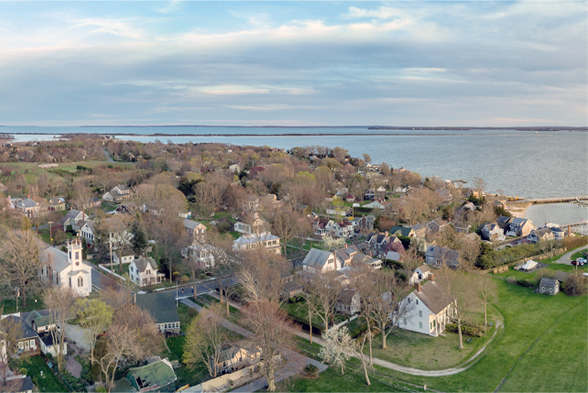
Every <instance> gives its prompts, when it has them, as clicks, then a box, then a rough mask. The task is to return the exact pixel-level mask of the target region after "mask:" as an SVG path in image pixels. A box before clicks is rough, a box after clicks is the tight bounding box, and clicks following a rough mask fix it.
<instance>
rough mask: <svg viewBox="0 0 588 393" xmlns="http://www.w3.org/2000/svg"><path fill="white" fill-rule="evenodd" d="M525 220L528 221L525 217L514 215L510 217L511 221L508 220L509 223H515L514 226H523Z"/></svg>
mask: <svg viewBox="0 0 588 393" xmlns="http://www.w3.org/2000/svg"><path fill="white" fill-rule="evenodd" d="M527 222H529V220H527V219H526V218H521V217H515V218H513V219H512V221H511V222H510V225H515V226H520V227H522V226H524V225H525V224H526V223H527Z"/></svg>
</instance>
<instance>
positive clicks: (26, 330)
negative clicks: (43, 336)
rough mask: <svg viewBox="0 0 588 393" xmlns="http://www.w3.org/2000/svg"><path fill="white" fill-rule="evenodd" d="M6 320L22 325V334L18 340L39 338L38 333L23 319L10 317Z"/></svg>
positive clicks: (14, 316)
mask: <svg viewBox="0 0 588 393" xmlns="http://www.w3.org/2000/svg"><path fill="white" fill-rule="evenodd" d="M40 318H42V317H40ZM6 320H8V321H13V322H14V323H18V324H19V325H20V327H21V329H22V334H20V335H19V337H18V340H24V339H28V338H35V337H37V332H35V331H34V330H33V329H32V328H31V327H30V326H29V325H27V323H26V322H25V320H24V319H23V318H22V317H19V316H16V315H8V316H7V317H6Z"/></svg>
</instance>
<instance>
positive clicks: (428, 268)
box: [414, 263, 431, 273]
mask: <svg viewBox="0 0 588 393" xmlns="http://www.w3.org/2000/svg"><path fill="white" fill-rule="evenodd" d="M417 269H419V270H420V271H421V272H423V273H426V272H430V271H431V268H430V267H429V265H427V264H426V263H424V264H422V265H421V266H419V267H417ZM414 270H416V269H414Z"/></svg>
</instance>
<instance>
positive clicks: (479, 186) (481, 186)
mask: <svg viewBox="0 0 588 393" xmlns="http://www.w3.org/2000/svg"><path fill="white" fill-rule="evenodd" d="M486 186H487V184H486V182H485V181H484V179H482V178H481V177H474V187H475V189H476V191H478V192H479V193H480V195H479V196H482V194H483V193H484V190H485V189H486Z"/></svg>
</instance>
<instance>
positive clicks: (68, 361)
mask: <svg viewBox="0 0 588 393" xmlns="http://www.w3.org/2000/svg"><path fill="white" fill-rule="evenodd" d="M69 348H71V349H73V350H74V351H75V352H74V353H73V354H71V355H68V356H67V357H66V358H65V368H66V369H67V371H69V373H70V374H71V375H73V376H74V377H76V378H79V377H80V375H82V365H81V364H80V363H79V362H78V361H77V360H76V356H77V355H80V354H81V353H82V350H81V349H80V348H78V347H77V346H76V345H75V344H74V343H72V342H70V343H69Z"/></svg>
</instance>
